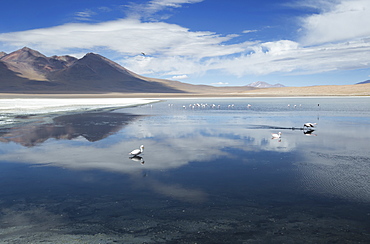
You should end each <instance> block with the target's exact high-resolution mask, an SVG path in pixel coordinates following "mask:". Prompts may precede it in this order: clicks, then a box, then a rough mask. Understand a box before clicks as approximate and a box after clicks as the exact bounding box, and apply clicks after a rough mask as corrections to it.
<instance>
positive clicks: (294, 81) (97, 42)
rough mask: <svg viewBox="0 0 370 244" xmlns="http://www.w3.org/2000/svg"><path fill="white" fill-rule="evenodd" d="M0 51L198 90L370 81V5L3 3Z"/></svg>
mask: <svg viewBox="0 0 370 244" xmlns="http://www.w3.org/2000/svg"><path fill="white" fill-rule="evenodd" d="M0 6H1V15H0V23H1V24H0V51H4V52H6V53H10V52H12V51H15V50H18V49H20V48H22V47H25V46H27V47H29V48H32V49H35V50H37V51H39V52H41V53H43V54H45V55H46V56H52V55H72V56H75V57H77V58H81V57H83V56H84V55H85V54H86V53H89V52H94V53H98V54H100V55H103V56H105V57H107V58H109V59H111V60H113V61H115V62H117V63H119V64H120V65H122V66H123V67H125V68H127V69H129V70H131V71H133V72H135V73H137V74H140V75H143V76H147V77H153V78H164V79H172V80H179V81H182V82H186V83H191V84H206V85H214V86H243V85H248V84H250V83H252V82H256V81H264V82H268V83H270V84H276V83H280V84H283V85H285V86H312V85H346V84H355V83H357V82H362V81H365V80H370V58H369V57H370V18H369V16H370V1H369V0H104V1H103V0H77V1H76V0H73V1H71V0H54V1H50V0H33V1H29V0H16V1H14V0H2V1H1V3H0Z"/></svg>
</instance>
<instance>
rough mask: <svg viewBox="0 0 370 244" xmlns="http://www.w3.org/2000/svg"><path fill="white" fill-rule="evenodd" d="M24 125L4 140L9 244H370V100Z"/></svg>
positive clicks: (264, 102)
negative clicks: (274, 135)
mask: <svg viewBox="0 0 370 244" xmlns="http://www.w3.org/2000/svg"><path fill="white" fill-rule="evenodd" d="M248 104H250V105H251V106H248ZM17 120H22V121H23V122H22V123H21V124H20V123H17V124H14V126H13V127H12V126H10V127H9V125H7V127H4V128H2V129H0V133H1V135H0V143H1V147H0V196H1V198H0V207H1V213H0V218H1V219H0V220H1V221H0V227H1V229H0V240H2V242H4V243H27V241H28V242H31V243H38V242H41V241H43V242H44V243H369V242H370V177H369V174H370V173H369V172H370V151H369V145H370V144H369V143H370V140H369V138H370V131H369V125H370V98H367V97H363V98H351V97H347V98H235V99H230V98H228V99H220V98H214V99H195V100H190V99H173V100H167V101H163V102H161V103H155V104H151V105H145V106H140V107H133V108H123V109H119V110H115V111H114V112H104V111H94V112H88V113H77V114H66V115H57V116H56V115H49V116H48V115H42V116H36V115H34V116H32V119H30V118H29V117H21V116H18V117H17ZM306 122H312V123H317V125H316V127H315V128H314V130H313V131H309V130H308V129H304V128H303V123H306ZM277 132H282V137H281V138H280V139H272V138H271V133H277ZM141 144H143V145H144V146H145V150H144V153H143V154H142V155H141V157H137V158H129V155H128V152H130V151H131V150H132V149H135V148H138V147H139V146H140V145H141Z"/></svg>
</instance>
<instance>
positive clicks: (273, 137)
mask: <svg viewBox="0 0 370 244" xmlns="http://www.w3.org/2000/svg"><path fill="white" fill-rule="evenodd" d="M281 134H282V133H281V132H279V133H277V134H276V133H272V134H271V136H272V139H277V138H281Z"/></svg>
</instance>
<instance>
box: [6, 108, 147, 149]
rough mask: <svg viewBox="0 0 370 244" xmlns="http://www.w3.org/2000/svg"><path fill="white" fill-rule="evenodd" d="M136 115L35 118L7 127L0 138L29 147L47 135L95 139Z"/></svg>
mask: <svg viewBox="0 0 370 244" xmlns="http://www.w3.org/2000/svg"><path fill="white" fill-rule="evenodd" d="M138 117H140V116H139V115H133V114H126V113H110V112H98V113H80V114H71V115H63V116H58V117H55V118H53V119H52V122H51V123H41V122H40V121H36V122H31V123H26V124H24V125H23V126H18V127H13V128H10V129H7V130H5V131H3V133H2V134H1V136H0V141H2V142H15V143H18V144H21V145H23V146H25V147H33V146H36V145H38V144H41V143H43V142H45V141H47V140H48V139H50V138H54V139H65V140H72V139H75V138H78V137H80V136H81V137H84V138H85V139H86V140H88V141H90V142H95V141H99V140H102V139H104V138H106V137H108V136H109V135H112V134H114V133H117V132H118V131H120V130H121V129H122V128H123V127H124V126H125V125H127V124H129V123H130V122H132V121H133V120H135V119H137V118H138Z"/></svg>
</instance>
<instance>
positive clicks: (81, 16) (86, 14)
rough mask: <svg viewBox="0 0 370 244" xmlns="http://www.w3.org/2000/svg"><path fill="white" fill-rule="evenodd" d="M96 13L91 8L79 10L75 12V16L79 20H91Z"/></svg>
mask: <svg viewBox="0 0 370 244" xmlns="http://www.w3.org/2000/svg"><path fill="white" fill-rule="evenodd" d="M94 15H96V13H95V12H94V11H92V10H90V9H87V10H85V11H81V12H77V13H75V18H76V19H77V20H82V21H89V20H91V17H92V16H94Z"/></svg>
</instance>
